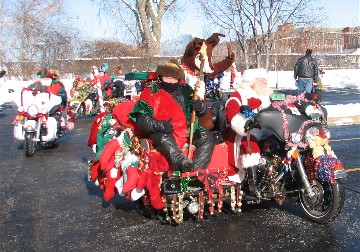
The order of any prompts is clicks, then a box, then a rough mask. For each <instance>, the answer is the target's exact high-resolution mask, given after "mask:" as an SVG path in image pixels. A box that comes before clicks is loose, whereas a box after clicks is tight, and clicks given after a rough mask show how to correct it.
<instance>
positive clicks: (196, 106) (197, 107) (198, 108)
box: [191, 99, 205, 113]
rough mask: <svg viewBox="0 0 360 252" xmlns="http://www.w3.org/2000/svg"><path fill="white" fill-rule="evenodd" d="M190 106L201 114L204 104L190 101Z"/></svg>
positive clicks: (198, 101)
mask: <svg viewBox="0 0 360 252" xmlns="http://www.w3.org/2000/svg"><path fill="white" fill-rule="evenodd" d="M191 106H192V108H193V110H194V111H195V112H198V113H200V112H203V111H204V107H205V105H204V103H202V101H200V100H199V99H197V100H193V101H191Z"/></svg>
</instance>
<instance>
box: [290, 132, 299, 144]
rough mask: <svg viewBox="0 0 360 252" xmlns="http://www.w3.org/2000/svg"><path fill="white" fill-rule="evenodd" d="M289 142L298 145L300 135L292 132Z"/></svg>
mask: <svg viewBox="0 0 360 252" xmlns="http://www.w3.org/2000/svg"><path fill="white" fill-rule="evenodd" d="M291 141H292V142H293V143H300V141H301V135H300V134H299V133H298V132H294V133H292V134H291Z"/></svg>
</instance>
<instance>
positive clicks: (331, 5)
mask: <svg viewBox="0 0 360 252" xmlns="http://www.w3.org/2000/svg"><path fill="white" fill-rule="evenodd" d="M179 1H183V0H179ZM64 2H65V4H66V6H67V7H66V8H68V13H70V14H71V15H72V16H73V17H77V21H76V23H77V27H78V28H79V29H81V30H83V31H84V32H85V33H86V34H87V36H89V37H105V38H113V34H112V30H111V28H110V29H109V28H108V29H104V27H109V26H110V24H109V23H107V22H109V20H110V18H105V17H102V18H101V19H100V18H99V17H98V15H97V12H98V6H96V5H95V4H94V3H92V2H91V0H75V1H74V0H64ZM359 2H360V0H318V4H317V5H318V6H322V7H324V8H325V10H326V13H327V15H328V17H329V19H328V20H327V21H326V22H325V26H326V27H332V28H342V27H347V26H350V27H354V26H360V3H359ZM197 18H198V17H197ZM107 19H108V20H107ZM196 21H198V20H192V19H185V20H182V25H181V26H180V27H179V33H180V34H192V35H193V36H198V37H202V36H203V34H202V28H201V25H194V23H195V22H196ZM164 30H165V29H164Z"/></svg>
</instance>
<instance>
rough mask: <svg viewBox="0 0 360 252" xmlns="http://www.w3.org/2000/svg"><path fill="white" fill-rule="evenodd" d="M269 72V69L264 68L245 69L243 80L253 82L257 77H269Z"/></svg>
mask: <svg viewBox="0 0 360 252" xmlns="http://www.w3.org/2000/svg"><path fill="white" fill-rule="evenodd" d="M267 77H268V74H267V71H266V70H265V69H264V68H253V69H247V70H245V71H244V73H243V75H242V81H243V82H251V81H254V80H256V79H261V78H264V79H267Z"/></svg>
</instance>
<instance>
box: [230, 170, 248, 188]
mask: <svg viewBox="0 0 360 252" xmlns="http://www.w3.org/2000/svg"><path fill="white" fill-rule="evenodd" d="M245 175H246V171H245V170H244V169H239V171H238V172H237V173H236V174H235V175H232V176H228V180H229V181H232V182H235V183H239V184H240V183H241V182H242V181H243V180H244V179H245Z"/></svg>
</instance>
